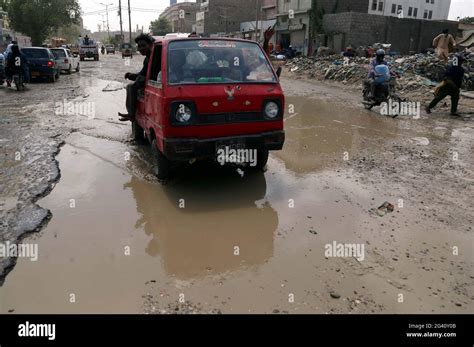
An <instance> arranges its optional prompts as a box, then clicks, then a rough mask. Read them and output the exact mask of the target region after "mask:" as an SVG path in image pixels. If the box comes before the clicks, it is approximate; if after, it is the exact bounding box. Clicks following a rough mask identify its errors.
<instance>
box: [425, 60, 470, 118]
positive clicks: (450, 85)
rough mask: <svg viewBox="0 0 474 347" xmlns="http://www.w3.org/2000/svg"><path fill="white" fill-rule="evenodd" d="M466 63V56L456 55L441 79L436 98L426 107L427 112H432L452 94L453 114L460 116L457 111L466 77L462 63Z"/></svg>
mask: <svg viewBox="0 0 474 347" xmlns="http://www.w3.org/2000/svg"><path fill="white" fill-rule="evenodd" d="M463 63H464V57H463V56H462V55H460V54H458V55H456V56H455V57H454V59H453V62H452V63H451V64H450V65H449V66H448V69H447V70H446V74H445V76H444V78H443V80H442V81H441V84H440V85H439V86H438V88H436V91H435V98H434V99H433V101H431V103H430V104H429V105H428V106H427V107H426V113H428V114H430V113H431V109H432V108H435V107H436V105H437V104H438V103H439V102H440V101H441V100H443V99H444V98H445V97H447V96H448V95H449V96H451V115H452V116H459V114H458V113H457V110H458V102H459V94H460V92H461V86H462V81H463V78H464V69H463V67H462V64H463Z"/></svg>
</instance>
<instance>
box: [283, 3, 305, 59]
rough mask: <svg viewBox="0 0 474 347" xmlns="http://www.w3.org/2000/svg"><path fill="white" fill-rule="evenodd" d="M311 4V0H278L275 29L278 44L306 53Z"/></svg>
mask: <svg viewBox="0 0 474 347" xmlns="http://www.w3.org/2000/svg"><path fill="white" fill-rule="evenodd" d="M311 5H312V1H311V0H278V3H277V12H278V13H277V24H276V27H275V31H276V41H277V43H278V45H279V46H281V47H282V48H288V47H289V46H292V47H293V48H294V49H296V50H297V51H300V52H302V53H303V54H305V55H306V54H307V53H308V47H309V29H310V24H309V23H310V14H309V11H310V10H311Z"/></svg>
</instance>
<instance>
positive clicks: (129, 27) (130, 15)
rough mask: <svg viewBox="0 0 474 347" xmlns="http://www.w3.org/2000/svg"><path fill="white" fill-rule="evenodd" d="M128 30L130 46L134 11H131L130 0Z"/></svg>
mask: <svg viewBox="0 0 474 347" xmlns="http://www.w3.org/2000/svg"><path fill="white" fill-rule="evenodd" d="M128 30H129V31H130V32H129V35H130V41H129V42H130V44H132V10H131V9H130V0H128Z"/></svg>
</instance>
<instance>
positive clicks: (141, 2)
mask: <svg viewBox="0 0 474 347" xmlns="http://www.w3.org/2000/svg"><path fill="white" fill-rule="evenodd" d="M235 1H236V2H237V1H238V0H235ZM439 1H444V0H439ZM127 2H128V0H122V8H123V10H122V13H123V17H124V18H123V25H124V30H128V12H127V10H126V8H127V6H128V3H127ZM178 2H183V1H180V0H178ZM79 3H80V4H81V7H82V12H83V18H84V26H85V27H86V28H87V29H89V30H92V31H97V30H98V24H100V25H103V21H106V11H105V9H106V7H105V5H104V4H106V3H108V4H111V5H110V6H109V25H110V30H119V29H120V21H119V17H118V14H117V9H118V3H119V0H108V1H107V0H79ZM168 5H169V0H130V6H131V7H132V28H135V27H136V25H137V24H138V25H139V27H140V28H141V27H142V26H143V27H144V28H145V31H147V29H148V27H149V25H150V22H151V21H153V20H155V19H157V18H158V17H159V15H160V13H161V12H162V11H163V10H164V9H165V8H166V7H167V6H168ZM458 16H460V17H461V18H462V17H474V0H452V1H451V11H450V14H449V19H452V20H455V19H456V18H457V17H458ZM103 30H104V31H105V30H106V29H103Z"/></svg>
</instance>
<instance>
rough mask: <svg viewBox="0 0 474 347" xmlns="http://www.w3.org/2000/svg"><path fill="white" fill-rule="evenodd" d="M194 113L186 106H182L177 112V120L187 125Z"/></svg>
mask: <svg viewBox="0 0 474 347" xmlns="http://www.w3.org/2000/svg"><path fill="white" fill-rule="evenodd" d="M192 116H193V111H192V110H191V108H190V107H189V106H187V105H185V104H180V105H179V106H178V108H177V110H176V115H175V117H176V120H177V121H178V122H180V123H187V122H189V121H190V120H191V118H192Z"/></svg>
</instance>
